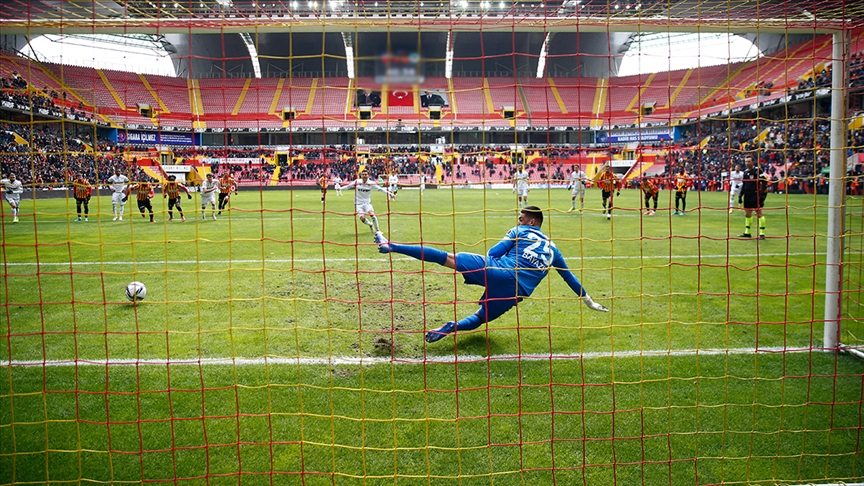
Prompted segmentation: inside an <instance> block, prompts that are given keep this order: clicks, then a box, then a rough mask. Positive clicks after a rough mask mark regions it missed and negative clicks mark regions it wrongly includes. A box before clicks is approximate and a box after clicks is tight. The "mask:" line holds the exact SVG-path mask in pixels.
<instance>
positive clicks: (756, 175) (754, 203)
mask: <svg viewBox="0 0 864 486" xmlns="http://www.w3.org/2000/svg"><path fill="white" fill-rule="evenodd" d="M744 164H745V165H746V168H745V169H744V180H743V184H742V186H741V195H740V196H738V197H739V200H740V199H743V202H744V233H743V234H741V235H740V236H739V237H740V238H752V237H753V234H752V233H751V232H750V227H751V226H752V224H753V213H754V212H755V213H756V217H757V218H759V239H760V240H764V239H765V216H762V208H763V207H764V206H765V197H766V196H767V195H768V183H769V182H770V181H769V180H768V178H767V177H766V175H765V172H764V171H763V170H762V169H761V168H759V166H758V165H756V164H755V163H754V162H753V157H751V156H749V155H748V156H747V157H745V158H744ZM739 202H740V201H739Z"/></svg>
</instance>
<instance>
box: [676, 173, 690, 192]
mask: <svg viewBox="0 0 864 486" xmlns="http://www.w3.org/2000/svg"><path fill="white" fill-rule="evenodd" d="M689 185H690V176H689V175H687V174H676V175H675V192H687V186H689Z"/></svg>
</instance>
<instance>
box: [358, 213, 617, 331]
mask: <svg viewBox="0 0 864 486" xmlns="http://www.w3.org/2000/svg"><path fill="white" fill-rule="evenodd" d="M542 224H543V211H542V210H541V209H540V208H538V207H537V206H527V207H525V208H523V209H522V211H521V212H520V213H519V225H518V226H516V227H514V228H512V229H511V230H510V231H508V232H507V234H506V235H505V236H504V239H502V240H501V241H499V242H498V243H497V244H496V245H495V246H493V247H492V248H490V249H489V253H488V254H487V255H486V256H482V255H477V254H474V253H456V254H453V253H447V252H446V251H443V250H439V249H436V248H430V247H428V246H420V245H400V244H397V243H392V242H390V241H388V240H387V239H386V238H385V237H384V235H383V234H382V233H381V232H380V231H378V232H377V233H375V242H376V243H377V244H378V251H379V252H381V253H391V252H392V253H399V254H402V255H407V256H410V257H412V258H416V259H418V260H423V261H427V262H433V263H437V264H439V265H442V266H445V267H447V268H452V269H453V270H456V271H457V272H459V273H461V274H462V277H463V278H464V279H465V283H467V284H469V285H478V286H481V287H484V288H485V289H486V291H485V292H484V293H483V296H482V297H480V301H479V302H478V303H479V304H480V309H479V310H477V312H475V313H474V314H471V315H470V316H468V317H465V318H464V319H461V320H460V321H459V322H453V321H451V322H448V323H446V324H444V325H443V326H441V327H439V328H438V329H433V330H431V331H428V332H427V333H426V342H428V343H434V342H436V341H438V340H440V339H442V338H443V337H444V336H446V335H447V334H450V333H451V332H453V331H470V330H472V329H476V328H478V327H480V325H481V324H484V323H489V322H492V321H493V320H495V319H497V318H499V317H501V316H502V315H504V313H506V312H507V311H508V310H510V309H511V308H513V307H514V306H516V304H518V303H519V302H521V301H522V299H524V298H525V297H528V296H530V295H531V293H532V292H534V289H535V288H537V286H538V285H539V284H540V282H541V281H542V280H543V278H545V277H546V274H547V273H549V269H550V268H554V269H555V270H557V271H558V274H559V275H561V278H563V279H564V281H565V282H567V285H569V286H570V289H572V290H573V292H574V293H575V294H576V295H578V296H579V297H581V298H582V301H583V302H584V303H585V304H586V305H587V306H588V307H590V308H591V309H594V310H596V311H600V312H609V309H607V308H606V307H604V306H602V305H600V304H598V303H596V302H594V300H592V299H591V297H590V296H589V295H588V292H587V291H586V290H585V288H584V287H582V284H581V283H579V280H578V279H577V278H576V276H575V275H573V273H572V272H571V271H570V269H569V268H568V267H567V263H566V262H565V261H564V257H563V256H562V255H561V252H560V251H559V250H558V248H557V247H556V246H555V243H553V242H552V240H550V239H549V237H548V236H546V235H545V234H544V233H543V232H542V231H540V225H542Z"/></svg>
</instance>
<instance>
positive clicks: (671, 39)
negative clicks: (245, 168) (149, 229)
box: [22, 33, 762, 76]
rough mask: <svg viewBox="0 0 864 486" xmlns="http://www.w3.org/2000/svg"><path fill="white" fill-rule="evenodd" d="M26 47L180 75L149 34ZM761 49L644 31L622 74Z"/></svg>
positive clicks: (70, 59) (709, 62) (89, 62)
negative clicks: (147, 36) (147, 35)
mask: <svg viewBox="0 0 864 486" xmlns="http://www.w3.org/2000/svg"><path fill="white" fill-rule="evenodd" d="M22 53H23V54H25V55H27V56H34V57H36V58H37V59H38V60H40V61H46V62H53V63H57V64H69V65H75V66H84V67H90V68H97V69H111V70H115V71H127V72H136V73H146V74H159V75H165V76H175V75H176V73H175V71H174V65H173V63H172V62H171V57H170V55H169V53H168V52H166V51H165V49H163V48H162V47H161V45H159V44H158V43H155V42H153V41H152V40H148V39H147V38H146V36H141V37H131V38H130V37H124V38H122V39H120V38H119V37H118V36H107V35H96V36H58V35H43V36H40V37H37V38H36V39H34V40H32V41H31V42H30V44H29V46H28V47H26V48H25V49H22ZM761 55H762V54H761V52H759V49H758V48H757V47H756V46H755V45H754V44H753V43H752V42H751V41H749V40H747V39H744V38H742V37H739V36H736V35H732V34H669V33H659V34H656V33H655V34H643V35H640V36H637V38H636V39H635V40H634V41H633V42H632V44H631V46H630V49H629V50H628V51H627V53H626V54H625V55H624V57H623V59H622V61H621V66H620V68H619V70H618V76H630V75H634V74H643V73H653V72H665V71H674V70H678V69H690V68H695V67H707V66H715V65H718V64H728V63H734V62H739V61H747V60H752V59H755V58H757V57H760V56H761Z"/></svg>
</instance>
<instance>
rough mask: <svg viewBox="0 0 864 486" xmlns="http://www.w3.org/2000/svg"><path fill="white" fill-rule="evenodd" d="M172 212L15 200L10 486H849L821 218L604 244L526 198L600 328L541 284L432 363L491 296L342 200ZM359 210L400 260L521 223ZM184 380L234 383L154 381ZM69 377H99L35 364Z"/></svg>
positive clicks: (489, 204)
mask: <svg viewBox="0 0 864 486" xmlns="http://www.w3.org/2000/svg"><path fill="white" fill-rule="evenodd" d="M663 198H665V200H663ZM663 198H661V206H663V205H666V206H668V205H669V198H668V194H665V193H664V196H663ZM163 202H164V201H163V200H161V199H157V200H155V203H156V204H155V205H156V208H157V218H156V219H157V221H156V222H155V223H149V222H147V221H146V220H145V219H142V218H141V217H140V216H138V215H137V210H136V208H135V207H134V205H132V204H130V205H127V215H126V218H124V221H122V222H120V221H116V222H115V221H111V208H110V199H108V198H107V197H102V198H94V199H93V201H92V202H91V211H92V212H93V214H91V217H90V221H89V222H86V223H85V222H81V223H78V222H73V221H72V220H73V219H74V215H72V214H71V213H70V211H74V204H72V205H70V204H68V203H67V201H66V200H63V199H37V200H35V201H34V200H32V199H31V200H26V199H25V201H24V202H23V204H22V207H23V212H22V217H21V222H20V223H18V224H14V225H13V224H10V223H9V222H8V220H6V219H4V220H3V223H4V224H3V225H2V237H3V247H2V250H3V254H2V262H3V265H4V281H3V285H2V287H0V293H2V302H3V305H4V307H3V310H4V314H5V315H4V317H5V319H4V321H5V322H4V325H3V331H2V332H0V344H2V346H0V347H2V351H0V360H3V361H5V362H6V363H8V362H9V361H10V360H11V361H13V362H15V363H17V364H25V363H27V366H8V364H7V365H6V366H4V367H2V368H0V370H2V371H3V372H4V374H5V375H6V376H5V378H4V379H3V380H0V403H2V405H0V484H18V483H31V484H33V483H54V484H62V483H70V484H71V483H76V484H77V483H78V482H114V483H115V484H116V483H121V484H122V483H124V482H139V481H148V482H155V483H161V482H164V483H169V482H174V481H175V479H180V480H182V484H237V483H238V476H239V478H240V482H242V484H393V483H394V482H397V483H399V484H451V483H454V482H456V480H457V479H458V480H459V481H460V484H525V483H529V482H532V481H533V482H536V483H537V484H552V483H555V484H612V483H613V482H617V483H618V484H716V483H727V484H729V483H731V484H735V483H739V484H774V483H781V482H831V481H834V482H837V481H853V480H861V479H862V478H864V472H862V466H864V464H862V454H861V453H860V452H859V449H860V448H861V446H860V444H859V443H860V440H859V430H860V427H861V418H862V415H861V410H860V403H861V396H862V383H861V382H862V380H861V376H862V370H864V365H862V364H861V362H860V361H857V360H855V359H854V358H851V357H848V356H845V355H841V356H839V357H838V356H835V355H834V354H830V353H822V352H819V351H818V350H815V349H818V348H819V347H820V346H821V344H822V335H823V326H822V320H823V318H824V316H823V314H824V310H823V308H824V302H825V296H824V280H825V272H826V267H825V263H824V262H825V251H826V250H825V249H826V243H825V237H824V233H825V231H826V230H825V228H826V222H825V221H826V215H827V207H826V200H825V199H824V196H818V197H817V196H812V195H811V196H806V195H793V196H786V195H771V196H770V197H769V199H768V205H769V206H771V208H769V209H768V210H766V216H767V223H768V225H767V234H768V236H769V237H768V238H767V239H766V240H761V241H757V240H755V239H750V240H744V239H738V238H736V236H737V235H738V234H739V233H741V232H742V231H743V230H744V227H743V226H744V216H743V213H742V212H740V211H736V212H735V213H734V214H732V215H730V214H729V213H728V209H727V207H726V204H727V200H726V196H725V194H722V193H721V194H714V193H712V194H700V193H696V192H691V193H690V195H689V201H688V203H689V206H690V207H691V208H696V209H695V210H692V211H690V212H688V213H687V214H686V216H672V215H671V214H670V212H669V211H668V210H663V211H658V215H657V216H654V217H645V216H643V215H641V214H640V212H639V211H638V209H637V208H638V205H639V202H640V201H639V198H638V192H636V191H631V190H626V191H624V192H622V194H621V197H620V198H618V200H617V201H616V202H617V203H618V205H619V206H620V208H617V209H616V210H615V211H614V213H613V218H612V220H611V221H608V220H606V218H605V216H603V215H601V214H600V211H599V209H600V196H599V192H595V191H593V190H589V192H588V195H587V197H586V211H584V212H583V213H582V214H579V213H578V212H572V213H567V212H566V210H567V208H569V206H570V197H569V192H567V191H565V190H563V189H556V190H551V191H546V190H541V189H535V190H533V191H532V192H531V198H530V203H531V204H536V205H538V206H541V207H543V208H548V209H549V210H548V211H547V212H546V221H545V222H544V224H543V230H544V231H545V232H546V233H547V234H548V235H550V236H551V237H552V238H553V240H554V241H555V243H556V245H557V246H558V248H559V249H560V250H561V251H562V253H563V254H564V255H565V257H566V258H567V263H568V265H569V266H570V268H571V269H572V270H573V271H574V273H575V274H576V275H577V276H578V277H579V279H580V280H581V281H582V282H583V284H584V285H585V287H586V289H587V290H588V291H589V293H590V294H591V295H592V296H593V297H594V299H595V300H597V301H598V302H600V303H602V304H604V305H606V306H607V307H609V308H610V309H611V312H610V313H608V314H603V313H597V312H594V311H591V310H589V309H587V307H585V306H584V305H583V304H582V303H581V301H580V300H578V299H577V298H576V296H575V295H574V294H573V293H572V292H571V291H570V289H569V288H568V287H567V285H566V284H565V283H564V282H563V280H562V279H561V278H560V277H558V276H557V275H556V274H555V272H552V274H550V276H549V277H548V278H547V279H546V280H544V282H543V283H542V284H541V286H540V287H539V288H538V289H537V290H536V291H535V293H534V294H533V295H532V296H531V297H530V298H529V299H526V300H525V301H524V302H523V303H522V304H520V306H519V308H518V310H514V311H511V312H509V313H508V314H506V315H505V316H503V317H502V318H500V319H498V320H496V321H495V322H493V323H492V324H490V325H489V326H488V327H485V326H484V327H481V328H480V329H477V330H476V331H474V332H470V333H460V334H458V335H456V336H448V337H447V338H445V339H443V340H442V341H440V342H438V343H436V344H433V345H426V343H425V342H424V341H423V334H424V332H425V331H427V330H429V329H433V328H436V327H438V326H440V325H441V324H443V323H444V322H446V321H448V320H454V319H456V318H460V317H464V316H465V315H468V314H469V313H471V312H473V311H474V310H476V300H477V298H478V297H479V296H480V294H481V293H482V289H480V288H479V287H472V286H468V285H465V284H464V283H463V281H462V278H461V277H460V276H458V275H454V274H453V272H452V271H449V270H448V269H446V268H444V267H440V266H437V265H435V264H424V263H422V262H419V261H416V260H413V259H409V258H406V257H403V256H400V255H392V256H391V255H381V254H379V253H378V251H377V248H376V247H375V245H374V244H373V242H372V235H371V233H370V231H369V230H368V229H367V228H366V227H365V226H364V225H362V224H360V223H359V222H358V221H357V219H356V218H355V217H354V215H353V194H352V193H350V192H346V195H345V196H343V197H341V198H340V197H336V196H335V195H334V194H333V192H332V191H331V192H330V193H329V194H328V203H327V205H326V212H322V205H321V204H320V202H319V193H318V192H317V191H295V192H288V191H272V192H271V191H264V192H259V191H253V190H246V191H241V193H240V194H239V196H235V197H234V199H233V200H232V204H233V207H232V210H231V211H230V212H229V213H223V215H221V216H220V218H219V219H218V220H217V221H213V220H212V219H210V218H209V211H208V214H207V216H208V219H206V220H201V219H199V218H200V213H199V212H198V210H199V209H200V208H197V207H196V204H195V203H197V202H198V200H197V195H196V199H195V200H194V201H186V200H184V201H183V202H184V204H185V205H186V207H185V210H186V216H187V219H188V221H187V222H185V223H180V222H179V220H178V219H175V220H174V221H172V222H170V223H169V222H167V221H166V215H165V214H164V213H163V211H164V209H165V208H164V207H163V206H162V203H163ZM373 202H374V204H375V206H376V209H377V210H378V214H379V219H380V221H381V226H382V230H383V231H384V233H385V234H386V235H387V236H388V238H390V239H391V240H394V241H399V242H408V243H412V242H413V243H416V242H421V241H422V242H424V243H426V244H430V245H434V246H436V247H437V248H441V249H446V250H448V251H470V252H475V253H485V252H486V251H487V250H488V248H490V247H491V246H492V245H494V244H495V243H497V241H499V239H500V238H501V237H502V236H503V235H504V233H505V232H506V231H507V230H508V229H509V228H511V227H512V226H514V225H515V224H516V216H517V211H516V209H515V198H514V196H513V195H512V194H511V192H510V191H509V190H507V189H498V190H496V189H487V190H449V189H448V190H445V189H438V190H427V191H426V192H425V193H424V194H423V195H422V196H421V194H420V193H419V192H418V191H408V190H403V191H401V192H400V194H399V197H398V199H397V201H396V202H393V203H390V204H389V205H388V204H387V203H386V201H385V200H384V198H383V196H382V195H380V194H376V195H374V196H373ZM855 204H857V205H860V204H861V201H860V200H850V205H855ZM130 208H131V209H133V210H136V211H135V213H134V214H131V215H130V214H129V211H128V210H129V209H130ZM5 209H6V208H4V210H5ZM34 210H35V212H36V214H35V222H34V216H33V214H32V213H33V211H34ZM856 211H857V212H858V213H859V216H858V218H859V219H860V213H861V211H860V208H853V210H851V211H849V213H850V215H849V219H847V228H848V229H851V231H852V232H853V235H852V236H850V238H849V241H848V242H847V243H844V248H846V258H847V261H848V262H850V263H849V265H848V266H847V267H846V269H845V270H846V271H845V273H844V277H845V278H846V284H845V285H846V287H847V289H849V292H847V294H846V295H847V296H846V297H844V310H845V311H846V314H845V315H844V317H846V318H848V321H846V320H844V323H843V337H842V339H843V340H844V342H847V341H851V343H853V344H858V343H857V340H856V336H862V335H864V331H862V330H861V329H860V324H859V322H860V317H861V315H860V314H861V312H860V306H859V305H858V304H857V302H860V301H861V299H856V298H855V296H856V295H857V294H856V293H855V292H859V290H858V289H860V281H861V280H862V279H860V278H858V277H859V276H860V272H859V271H858V270H857V269H858V268H859V267H860V265H859V264H858V263H860V260H861V256H860V255H861V251H860V248H858V247H860V246H861V245H857V244H856V243H855V241H856V238H857V239H859V240H860V235H858V233H860V231H858V230H856V229H855V221H857V220H855V219H854V218H855V217H856V216H855V212H856ZM175 217H176V215H175ZM756 226H757V223H756V221H755V218H754V228H753V232H754V234H755V233H756V232H757V228H756ZM856 248H857V249H856ZM855 262H858V263H855ZM132 280H139V281H141V282H144V283H145V284H146V285H147V288H148V296H147V298H146V300H145V301H143V302H141V303H139V304H137V305H132V304H130V303H129V302H127V301H126V300H125V297H124V295H123V291H124V288H125V285H126V284H127V283H128V282H130V281H132ZM859 293H860V292H859ZM756 350H760V351H761V352H759V353H756V352H755V351H756ZM793 351H794V352H793ZM800 351H803V352H800ZM697 353H698V354H697ZM550 356H554V358H553V359H550V358H549V357H550ZM454 357H455V358H458V360H459V364H453V361H454ZM199 358H200V359H205V360H225V359H231V358H240V359H242V361H238V363H242V364H236V365H229V364H226V363H227V362H225V361H203V362H202V363H201V364H197V365H196V364H172V365H166V364H165V360H196V359H199ZM260 358H268V360H269V361H268V362H266V363H265V362H264V361H261V362H258V363H257V364H256V362H254V361H253V360H255V359H260ZM331 358H332V359H334V360H335V361H333V362H332V363H331V364H330V365H326V364H321V363H322V360H324V362H326V360H328V359H331ZM360 358H364V359H369V362H368V363H367V364H364V365H362V366H361V365H359V364H352V365H349V364H345V363H349V362H351V360H359V359H360ZM70 360H79V361H80V362H91V363H92V364H90V365H83V364H81V365H79V366H47V367H45V366H42V365H41V364H33V362H42V361H50V362H52V363H54V362H68V361H70ZM148 360H149V362H150V364H147V363H148ZM106 361H107V362H109V363H113V364H108V365H106V364H105V363H106ZM128 362H141V363H142V364H141V365H139V366H134V365H130V364H126V363H128ZM175 362H176V361H175ZM220 363H221V364H220Z"/></svg>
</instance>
